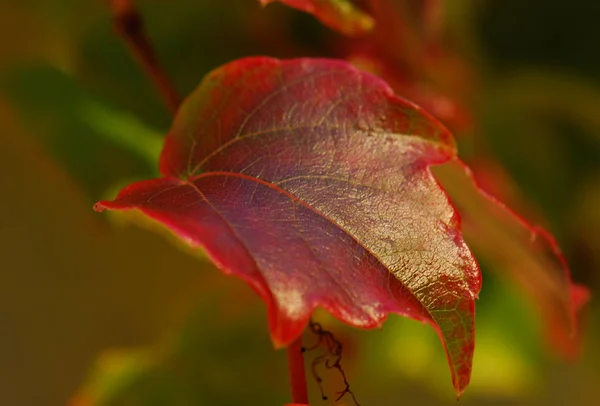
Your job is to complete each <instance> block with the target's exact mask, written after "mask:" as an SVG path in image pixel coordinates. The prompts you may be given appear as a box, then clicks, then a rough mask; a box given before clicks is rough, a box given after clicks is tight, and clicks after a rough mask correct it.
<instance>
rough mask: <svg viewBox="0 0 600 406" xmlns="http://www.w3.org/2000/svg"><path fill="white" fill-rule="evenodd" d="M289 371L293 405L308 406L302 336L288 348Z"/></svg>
mask: <svg viewBox="0 0 600 406" xmlns="http://www.w3.org/2000/svg"><path fill="white" fill-rule="evenodd" d="M287 360H288V370H289V375H290V389H291V392H292V403H298V404H305V405H308V390H307V389H306V373H305V369H304V352H303V351H302V335H300V336H299V337H298V338H297V339H296V340H294V341H293V342H292V343H291V344H290V345H288V347H287Z"/></svg>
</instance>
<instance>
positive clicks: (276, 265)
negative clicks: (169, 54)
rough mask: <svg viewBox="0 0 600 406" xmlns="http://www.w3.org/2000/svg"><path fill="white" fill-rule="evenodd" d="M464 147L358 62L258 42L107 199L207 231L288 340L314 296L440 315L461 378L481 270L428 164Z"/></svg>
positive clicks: (346, 315) (361, 315) (466, 369)
mask: <svg viewBox="0 0 600 406" xmlns="http://www.w3.org/2000/svg"><path fill="white" fill-rule="evenodd" d="M455 154H456V150H455V147H454V142H453V139H452V137H451V135H450V134H449V133H448V131H447V130H446V129H444V128H443V127H442V126H441V125H440V124H439V123H438V122H437V121H436V120H435V119H433V118H432V117H431V116H429V115H428V114H427V113H425V112H424V111H422V110H421V109H420V108H418V107H416V106H415V105H413V104H411V103H409V102H407V101H405V100H403V99H400V98H398V97H396V96H395V95H394V94H393V93H392V91H391V90H390V88H389V87H388V86H387V85H386V84H385V83H384V82H382V81H381V80H380V79H378V78H376V77H374V76H372V75H369V74H366V73H362V72H360V71H357V70H356V69H355V68H353V67H352V66H351V65H349V64H347V63H344V62H340V61H331V60H310V59H298V60H291V61H285V62H281V61H278V60H275V59H270V58H248V59H242V60H238V61H236V62H233V63H230V64H228V65H225V66H224V67H222V68H220V69H217V70H215V71H213V72H212V73H211V74H209V75H208V76H207V77H206V78H205V79H204V81H203V82H202V84H201V85H200V87H199V88H198V89H197V90H196V91H195V92H194V93H193V94H192V95H191V96H190V97H189V98H188V99H187V100H186V102H185V103H184V104H183V105H182V107H181V109H180V111H179V113H178V115H177V117H176V119H175V122H174V124H173V126H172V128H171V131H170V134H169V136H168V138H167V140H166V144H165V148H164V150H163V153H162V156H161V162H160V169H161V173H162V174H163V178H161V179H155V180H150V181H144V182H139V183H135V184H133V185H131V186H129V187H127V188H125V189H124V190H123V191H121V193H120V194H119V196H118V197H117V199H116V200H115V201H112V202H108V201H104V202H100V203H98V204H97V205H96V209H97V210H103V209H106V208H108V209H134V208H137V209H140V210H141V211H142V212H143V213H145V214H146V215H148V216H149V217H151V218H153V219H155V220H157V221H158V222H161V223H163V224H165V225H166V226H167V227H169V228H170V229H171V230H173V231H174V232H175V233H176V234H177V235H179V236H180V237H181V238H183V239H184V240H186V241H188V242H189V243H191V244H192V245H198V246H202V247H204V248H205V249H206V251H207V253H208V255H209V256H210V257H211V258H212V259H213V261H214V262H215V263H216V264H217V265H218V266H219V267H220V268H221V269H222V270H223V271H224V272H226V273H232V274H235V275H237V276H239V277H241V278H242V279H244V280H245V281H246V282H248V283H249V284H250V285H251V286H252V287H253V288H254V289H255V290H256V291H257V292H258V293H259V295H260V296H261V297H262V298H263V299H264V300H265V302H266V304H267V307H268V316H269V324H270V330H271V336H272V339H273V341H274V343H275V344H276V345H278V346H282V345H286V344H288V343H290V342H291V341H293V340H294V339H295V338H296V337H298V336H299V335H300V334H301V332H302V331H303V329H304V327H305V326H306V324H307V322H308V319H309V317H310V315H311V313H312V311H313V310H314V309H315V308H316V307H318V306H321V307H323V308H325V309H326V310H327V311H329V312H330V313H331V314H333V315H334V316H335V317H337V318H339V319H340V320H342V321H344V322H346V323H348V324H350V325H353V326H356V327H363V328H374V327H378V326H380V325H381V324H382V322H383V321H384V320H385V319H386V317H387V315H388V313H397V314H402V315H405V316H408V317H411V318H413V319H416V320H421V321H424V322H428V323H430V324H431V325H432V326H433V327H434V328H435V330H436V331H437V332H438V334H439V336H440V338H441V340H442V342H443V343H444V346H445V349H446V353H447V357H448V362H449V365H450V369H451V373H452V379H453V384H454V387H455V389H456V391H457V393H461V392H462V391H463V390H464V389H465V388H466V386H467V384H468V382H469V378H470V373H471V362H472V354H473V347H474V330H473V322H474V306H475V305H474V299H475V298H476V297H477V294H478V292H479V289H480V285H481V275H480V272H479V268H478V266H477V264H476V262H475V260H474V258H473V256H472V254H471V252H470V251H469V249H468V248H467V246H466V245H465V243H464V241H463V239H462V237H461V234H460V221H459V217H458V214H457V213H456V211H455V210H454V208H453V207H452V205H451V204H450V202H449V200H448V198H447V196H446V194H445V193H444V191H443V190H442V189H441V188H440V187H439V185H438V183H437V182H436V180H435V179H434V178H433V176H432V175H431V173H430V171H429V169H428V167H429V166H430V165H433V164H440V163H443V162H446V161H448V160H451V159H453V158H454V157H455Z"/></svg>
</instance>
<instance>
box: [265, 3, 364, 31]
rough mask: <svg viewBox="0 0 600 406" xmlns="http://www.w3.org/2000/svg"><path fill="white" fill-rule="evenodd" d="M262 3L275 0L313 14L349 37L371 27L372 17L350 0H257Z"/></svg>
mask: <svg viewBox="0 0 600 406" xmlns="http://www.w3.org/2000/svg"><path fill="white" fill-rule="evenodd" d="M259 1H260V3H261V4H262V5H267V4H269V3H273V2H275V1H279V2H281V3H284V4H286V5H288V6H290V7H293V8H295V9H298V10H301V11H304V12H306V13H309V14H313V15H314V16H315V17H316V18H318V19H319V21H321V22H322V23H323V24H325V25H326V26H328V27H330V28H332V29H334V30H336V31H338V32H340V33H342V34H344V35H347V36H349V37H358V36H361V35H364V34H366V33H368V32H369V31H371V30H372V29H373V25H374V21H373V19H372V18H371V17H370V16H369V15H368V14H366V13H365V12H363V11H361V10H360V9H359V8H358V7H356V6H355V5H354V4H353V3H352V1H351V0H259Z"/></svg>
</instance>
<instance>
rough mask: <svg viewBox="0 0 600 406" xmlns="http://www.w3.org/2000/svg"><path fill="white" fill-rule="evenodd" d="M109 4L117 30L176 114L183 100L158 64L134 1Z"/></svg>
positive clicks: (125, 0)
mask: <svg viewBox="0 0 600 406" xmlns="http://www.w3.org/2000/svg"><path fill="white" fill-rule="evenodd" d="M109 2H110V6H111V9H112V13H113V20H114V26H115V30H116V31H117V33H118V34H119V35H120V36H121V37H122V38H123V40H124V41H125V43H126V44H127V46H128V47H129V50H130V51H131V53H132V54H133V56H134V57H135V59H136V60H137V61H138V63H139V64H140V65H141V66H142V68H143V69H144V70H145V71H146V74H147V75H148V76H149V77H150V80H151V81H152V83H153V84H154V86H155V87H156V89H157V90H158V92H159V93H160V95H161V97H162V99H163V101H164V103H165V105H166V106H167V108H168V109H169V110H170V111H171V112H172V113H175V112H176V111H177V109H178V108H179V104H180V103H181V99H180V97H179V94H178V92H177V90H176V89H175V86H174V85H173V83H172V82H171V80H170V79H169V78H168V76H167V74H166V73H165V71H164V69H163V68H162V66H161V65H160V63H159V62H158V58H157V57H156V53H155V52H154V49H153V48H152V45H151V44H150V41H149V39H148V36H147V35H146V32H145V30H144V24H143V21H142V18H141V17H140V14H139V13H138V11H137V9H136V8H135V5H134V4H133V0H109Z"/></svg>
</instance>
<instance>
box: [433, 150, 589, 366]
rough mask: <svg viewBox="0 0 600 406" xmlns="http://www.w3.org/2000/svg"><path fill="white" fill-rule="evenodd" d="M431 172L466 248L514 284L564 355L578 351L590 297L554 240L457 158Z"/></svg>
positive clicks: (549, 337)
mask: <svg viewBox="0 0 600 406" xmlns="http://www.w3.org/2000/svg"><path fill="white" fill-rule="evenodd" d="M434 173H435V175H436V177H437V178H438V179H440V182H441V183H442V185H443V186H444V188H445V190H446V191H447V192H448V194H449V195H450V196H451V197H452V200H453V202H454V203H455V204H456V206H457V207H458V210H459V211H460V213H461V214H462V219H463V230H464V231H463V232H464V234H465V238H466V239H467V241H469V245H470V246H471V247H472V248H473V249H474V250H475V251H476V252H478V253H481V255H482V256H484V257H485V258H486V259H487V260H488V261H490V262H492V263H494V266H495V267H496V268H498V269H502V270H503V271H506V272H507V273H508V275H509V276H510V278H511V279H512V280H514V281H516V282H517V283H518V284H519V285H520V286H521V287H523V288H524V290H525V291H526V292H527V294H528V296H529V297H530V298H531V299H533V301H534V303H535V304H536V305H537V306H538V308H539V309H540V310H541V312H542V314H543V315H544V317H545V321H546V326H547V328H548V335H547V337H548V339H549V340H550V341H551V342H552V344H554V346H555V348H556V349H557V350H559V351H560V352H561V353H562V354H564V355H566V356H569V357H572V356H574V355H576V354H577V353H578V351H579V346H580V339H581V335H580V334H579V333H580V332H579V329H580V323H579V320H578V318H579V313H580V310H581V308H582V306H583V305H584V304H585V303H586V302H587V301H588V299H589V293H588V291H587V290H586V289H585V288H584V287H583V286H579V285H576V284H573V282H572V281H571V275H570V271H569V268H568V266H567V264H566V261H565V259H564V257H563V255H562V253H561V252H560V249H559V247H558V245H557V243H556V241H555V240H554V238H553V237H552V236H551V235H550V234H549V233H548V232H547V231H545V230H543V229H541V228H539V227H534V226H531V225H529V224H528V223H527V222H525V220H523V219H522V218H520V217H519V216H517V215H516V214H515V213H513V212H512V211H510V209H508V208H507V207H506V206H505V205H504V204H502V203H501V202H499V201H498V200H496V199H495V198H493V197H492V196H490V195H487V194H486V193H485V192H484V191H483V190H482V189H480V188H479V186H478V185H477V184H476V183H475V181H474V178H473V175H472V174H471V172H470V170H469V168H468V167H466V165H464V164H463V163H462V162H460V161H458V160H455V161H452V162H450V163H447V164H444V165H440V166H438V167H436V168H435V169H434Z"/></svg>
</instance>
